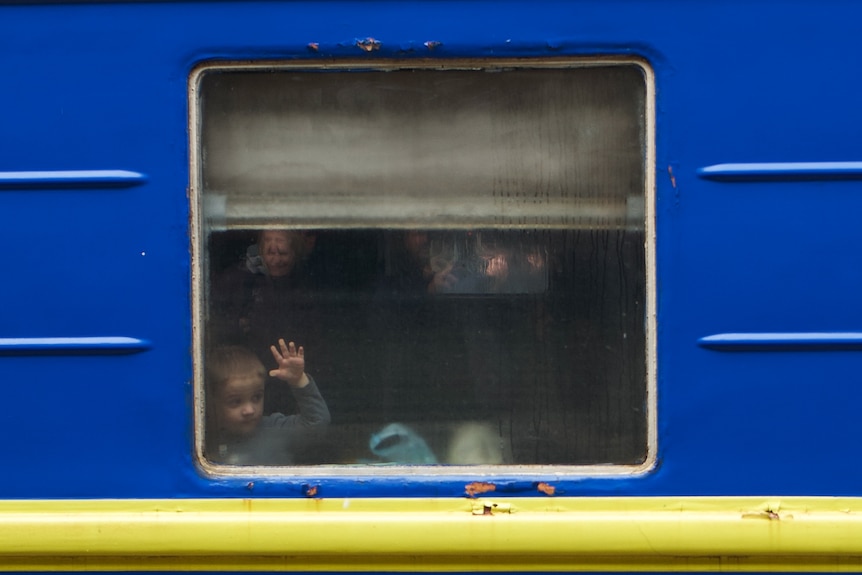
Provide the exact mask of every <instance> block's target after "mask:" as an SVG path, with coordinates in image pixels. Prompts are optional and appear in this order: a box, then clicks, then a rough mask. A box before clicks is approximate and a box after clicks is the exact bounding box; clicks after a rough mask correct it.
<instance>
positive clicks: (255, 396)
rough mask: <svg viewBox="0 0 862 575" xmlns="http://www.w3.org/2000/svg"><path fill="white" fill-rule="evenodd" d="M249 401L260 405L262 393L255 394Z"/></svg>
mask: <svg viewBox="0 0 862 575" xmlns="http://www.w3.org/2000/svg"><path fill="white" fill-rule="evenodd" d="M251 400H252V401H253V402H255V403H260V402H261V401H263V394H262V393H255V394H254V396H253V397H252V398H251Z"/></svg>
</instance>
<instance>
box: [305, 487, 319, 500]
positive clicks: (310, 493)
mask: <svg viewBox="0 0 862 575" xmlns="http://www.w3.org/2000/svg"><path fill="white" fill-rule="evenodd" d="M315 495H317V485H309V486H308V487H306V489H305V496H306V497H314V496H315Z"/></svg>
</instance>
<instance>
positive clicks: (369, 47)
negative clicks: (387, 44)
mask: <svg viewBox="0 0 862 575" xmlns="http://www.w3.org/2000/svg"><path fill="white" fill-rule="evenodd" d="M356 45H357V46H359V47H360V48H362V49H363V50H365V51H366V52H372V51H374V50H379V49H380V42H379V41H377V40H375V39H374V38H365V39H363V40H357V41H356Z"/></svg>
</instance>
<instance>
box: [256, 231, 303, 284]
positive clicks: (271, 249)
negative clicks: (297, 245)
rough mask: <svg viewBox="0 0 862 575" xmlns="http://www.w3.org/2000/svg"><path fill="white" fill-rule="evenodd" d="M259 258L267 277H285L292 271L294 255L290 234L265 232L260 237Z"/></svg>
mask: <svg viewBox="0 0 862 575" xmlns="http://www.w3.org/2000/svg"><path fill="white" fill-rule="evenodd" d="M260 256H261V257H262V258H263V263H264V265H266V269H267V271H268V272H269V275H271V276H273V277H281V276H286V275H287V274H289V273H290V271H291V270H292V269H293V264H294V259H295V257H296V254H294V251H293V246H291V244H290V234H289V233H287V232H282V231H266V232H263V233H262V234H261V236H260Z"/></svg>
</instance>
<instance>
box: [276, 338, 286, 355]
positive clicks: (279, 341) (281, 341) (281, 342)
mask: <svg viewBox="0 0 862 575" xmlns="http://www.w3.org/2000/svg"><path fill="white" fill-rule="evenodd" d="M278 345H280V346H281V352H282V353H285V354H286V353H287V344H285V343H284V339H279V340H278Z"/></svg>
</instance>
